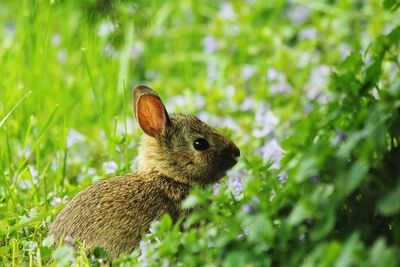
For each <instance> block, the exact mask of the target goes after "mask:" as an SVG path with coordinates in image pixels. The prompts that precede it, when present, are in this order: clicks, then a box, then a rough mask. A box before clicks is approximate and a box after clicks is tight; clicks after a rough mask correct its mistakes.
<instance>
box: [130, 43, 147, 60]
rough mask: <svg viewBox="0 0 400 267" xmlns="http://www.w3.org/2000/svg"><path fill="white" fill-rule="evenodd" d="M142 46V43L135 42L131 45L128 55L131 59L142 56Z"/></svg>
mask: <svg viewBox="0 0 400 267" xmlns="http://www.w3.org/2000/svg"><path fill="white" fill-rule="evenodd" d="M143 51H144V46H143V44H142V43H139V42H136V43H134V44H133V46H132V48H131V51H130V55H131V57H132V58H138V57H139V56H140V55H141V54H143Z"/></svg>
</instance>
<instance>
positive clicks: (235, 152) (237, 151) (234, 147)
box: [232, 144, 240, 158]
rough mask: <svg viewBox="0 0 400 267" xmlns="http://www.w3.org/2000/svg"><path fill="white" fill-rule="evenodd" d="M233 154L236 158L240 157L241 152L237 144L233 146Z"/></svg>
mask: <svg viewBox="0 0 400 267" xmlns="http://www.w3.org/2000/svg"><path fill="white" fill-rule="evenodd" d="M232 154H233V155H234V156H235V158H238V157H240V150H239V148H238V147H237V146H236V145H235V144H233V146H232Z"/></svg>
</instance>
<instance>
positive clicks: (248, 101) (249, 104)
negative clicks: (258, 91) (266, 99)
mask: <svg viewBox="0 0 400 267" xmlns="http://www.w3.org/2000/svg"><path fill="white" fill-rule="evenodd" d="M254 102H255V101H254V98H252V97H246V98H245V99H244V100H243V102H242V105H241V106H240V110H241V111H248V110H250V109H252V108H253V107H254V104H255V103H254Z"/></svg>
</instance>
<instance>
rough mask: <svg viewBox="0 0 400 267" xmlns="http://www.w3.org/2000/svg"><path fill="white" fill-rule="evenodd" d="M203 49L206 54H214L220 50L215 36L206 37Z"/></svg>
mask: <svg viewBox="0 0 400 267" xmlns="http://www.w3.org/2000/svg"><path fill="white" fill-rule="evenodd" d="M203 48H204V53H206V54H212V53H214V52H215V51H216V50H217V48H218V44H217V41H216V40H215V38H214V37H213V36H206V37H204V38H203Z"/></svg>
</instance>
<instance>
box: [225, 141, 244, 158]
mask: <svg viewBox="0 0 400 267" xmlns="http://www.w3.org/2000/svg"><path fill="white" fill-rule="evenodd" d="M223 153H224V154H225V153H226V154H230V155H232V156H233V157H234V158H238V157H240V150H239V148H238V147H237V146H236V145H235V144H234V143H230V144H229V145H228V146H227V147H226V148H225V149H224V150H223Z"/></svg>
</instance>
